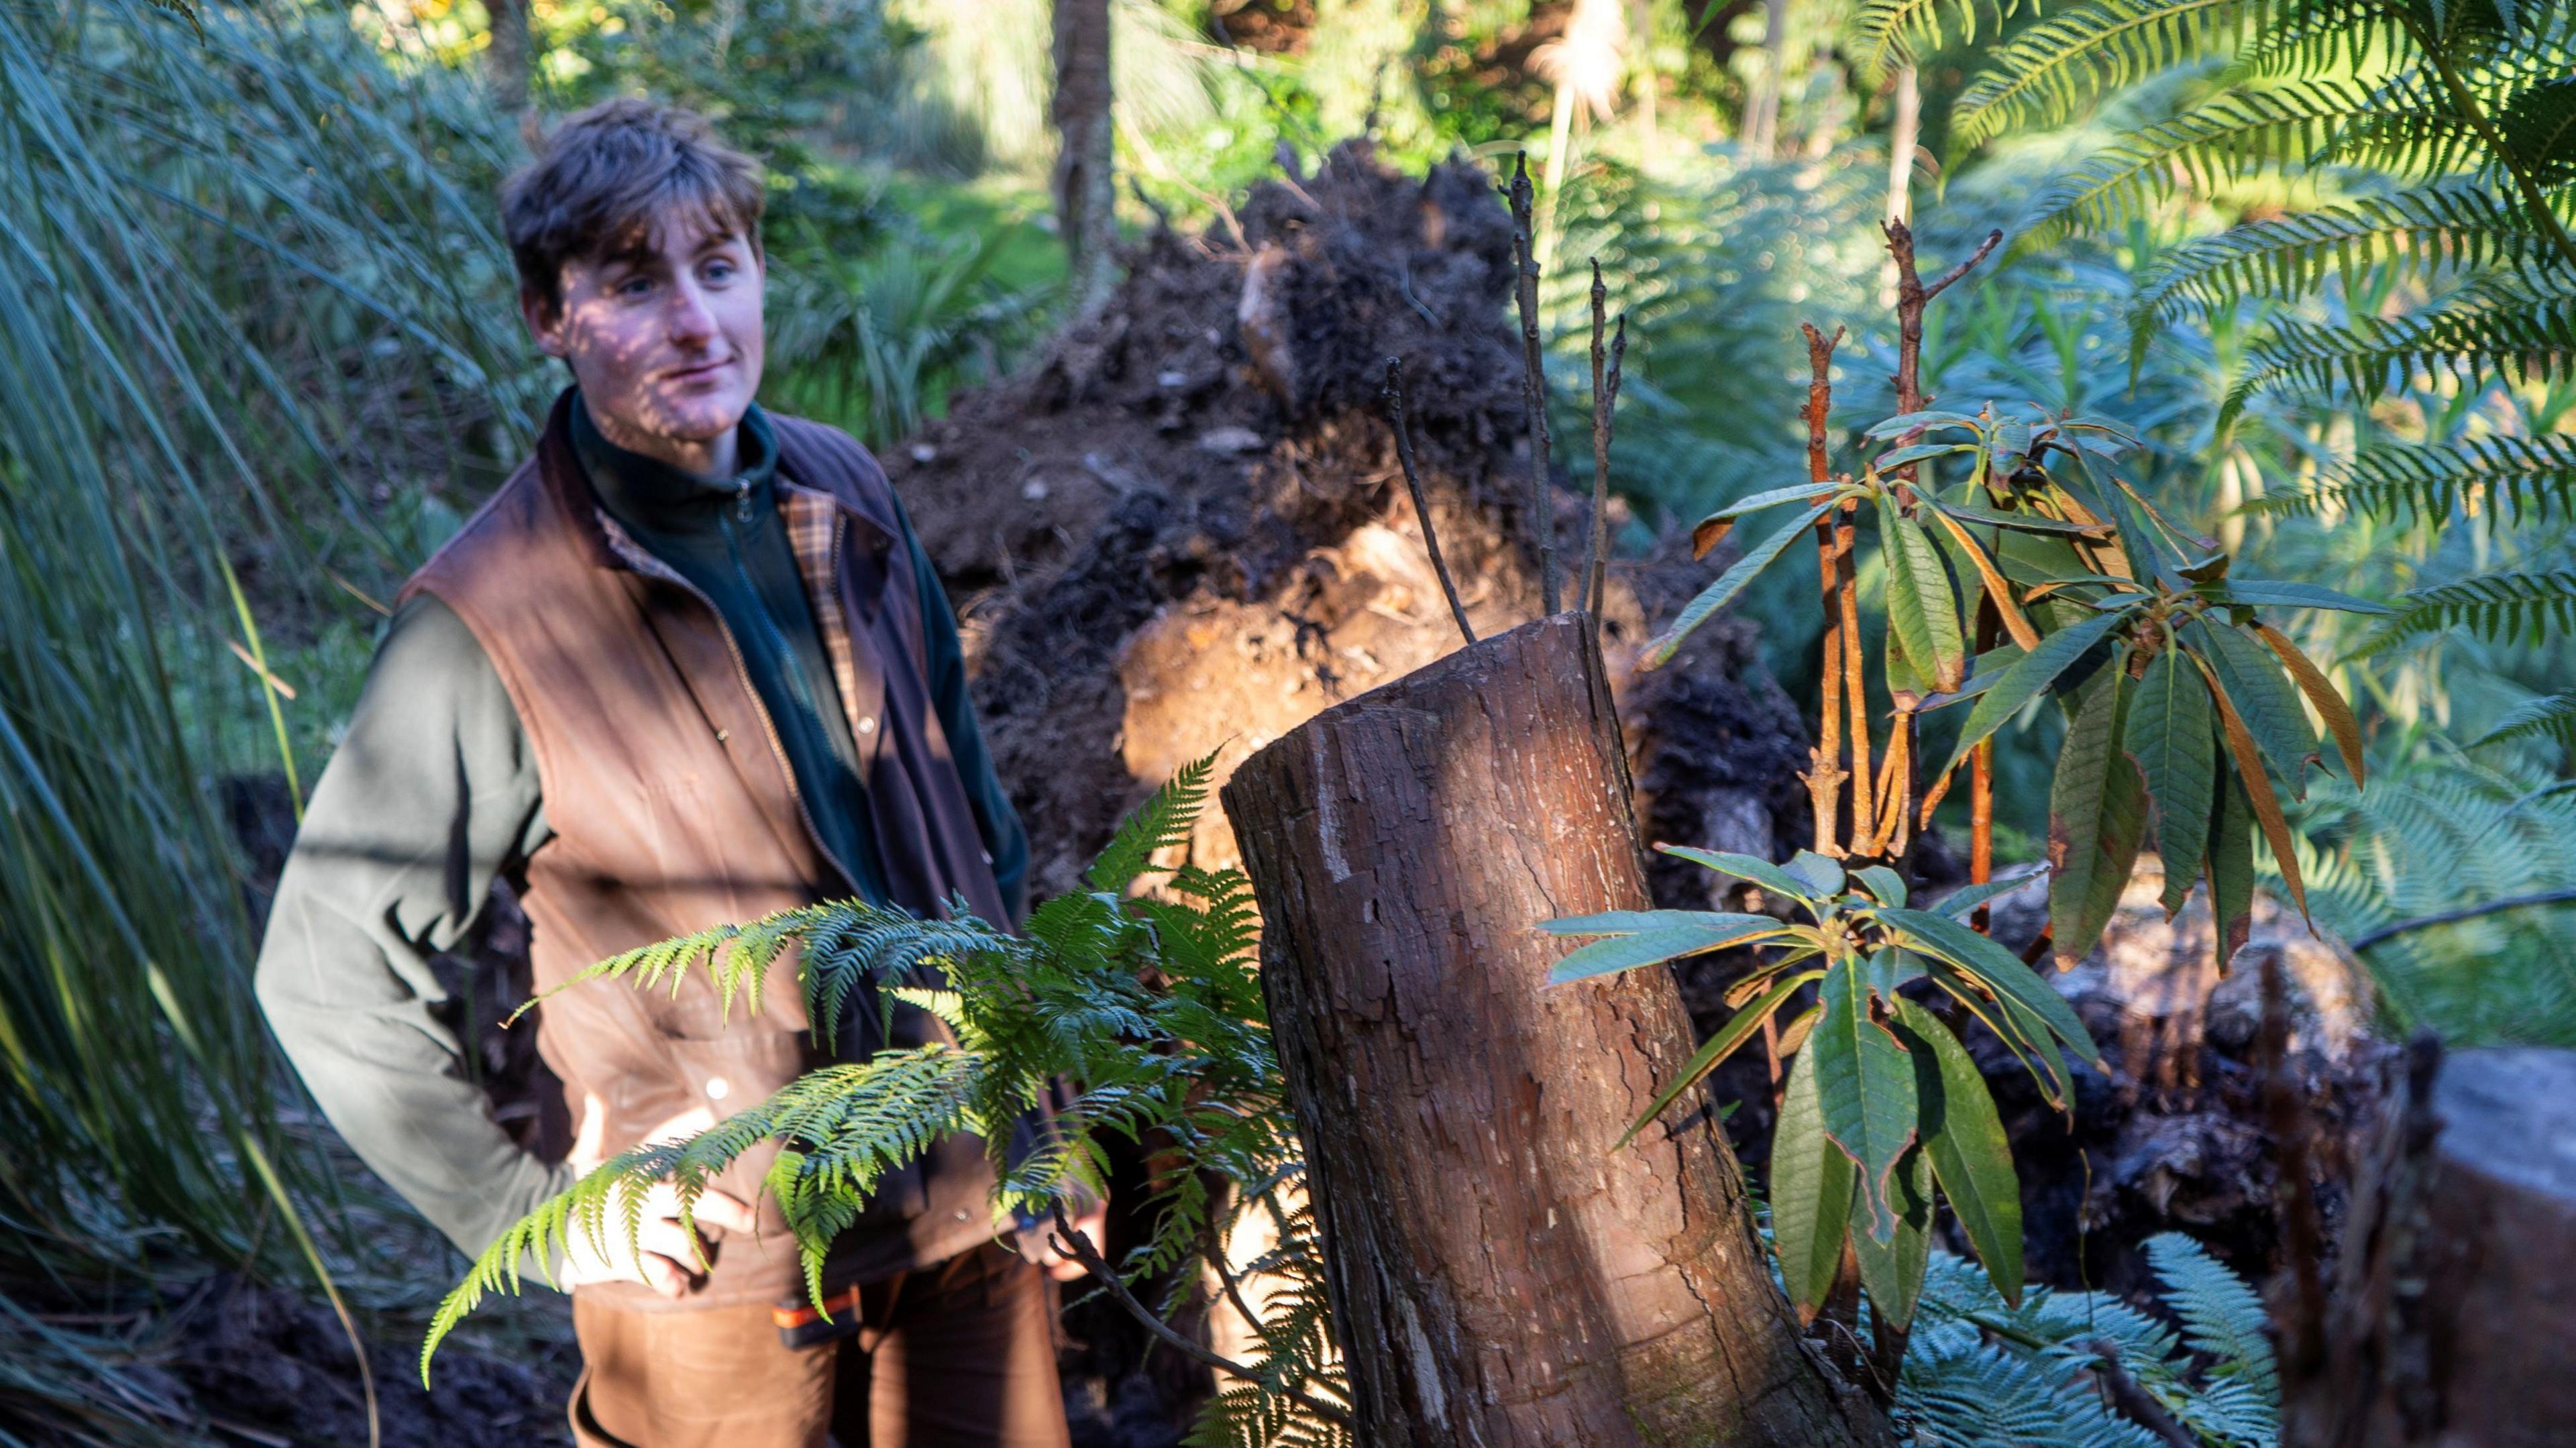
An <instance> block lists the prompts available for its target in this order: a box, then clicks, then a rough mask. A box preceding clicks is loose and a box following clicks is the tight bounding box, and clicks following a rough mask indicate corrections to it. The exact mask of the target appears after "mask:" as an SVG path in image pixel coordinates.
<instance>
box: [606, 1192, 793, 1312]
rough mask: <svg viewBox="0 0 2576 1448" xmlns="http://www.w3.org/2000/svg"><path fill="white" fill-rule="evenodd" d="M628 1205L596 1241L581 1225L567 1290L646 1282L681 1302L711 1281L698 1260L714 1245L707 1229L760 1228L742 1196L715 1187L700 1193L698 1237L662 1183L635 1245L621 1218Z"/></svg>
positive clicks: (617, 1207) (615, 1206) (648, 1203)
mask: <svg viewBox="0 0 2576 1448" xmlns="http://www.w3.org/2000/svg"><path fill="white" fill-rule="evenodd" d="M624 1205H625V1204H624V1203H623V1201H619V1202H614V1203H612V1204H611V1205H610V1209H609V1212H608V1220H607V1221H606V1222H604V1223H602V1224H601V1227H600V1231H599V1240H598V1241H596V1242H594V1241H593V1240H592V1239H591V1234H590V1233H588V1232H586V1231H583V1230H582V1229H581V1228H580V1227H579V1226H575V1227H574V1228H573V1230H572V1232H571V1234H570V1235H571V1238H572V1240H571V1243H570V1250H569V1253H568V1255H569V1257H570V1259H571V1260H570V1263H569V1265H568V1267H567V1270H566V1271H565V1274H564V1277H565V1281H564V1286H565V1287H567V1288H572V1287H582V1286H587V1285H589V1284H591V1283H594V1282H641V1283H643V1284H644V1285H645V1286H647V1287H650V1288H652V1289H653V1290H654V1291H656V1292H659V1293H661V1294H662V1295H663V1296H664V1297H669V1298H674V1299H676V1298H678V1297H680V1296H681V1295H682V1294H684V1293H686V1292H687V1291H689V1289H691V1288H693V1287H696V1286H697V1285H698V1284H699V1283H701V1282H703V1281H705V1280H706V1274H705V1273H704V1272H702V1271H700V1270H699V1268H698V1258H699V1256H700V1254H701V1252H703V1250H704V1249H705V1248H706V1247H707V1246H708V1245H710V1242H711V1239H710V1238H709V1237H708V1235H707V1232H706V1229H707V1228H709V1227H714V1228H718V1229H720V1230H722V1231H727V1232H742V1233H746V1234H748V1233H750V1232H753V1231H755V1230H757V1228H758V1225H759V1224H758V1222H757V1221H756V1220H755V1219H754V1218H753V1216H752V1212H751V1208H750V1207H748V1206H746V1205H744V1204H743V1201H742V1199H741V1198H740V1197H737V1196H733V1195H731V1194H730V1193H727V1192H720V1191H716V1190H714V1189H713V1188H709V1189H708V1190H706V1191H703V1192H700V1193H699V1194H698V1206H697V1214H696V1215H697V1226H698V1229H699V1230H698V1231H696V1232H694V1233H692V1232H690V1231H688V1230H686V1229H684V1228H683V1227H681V1225H680V1194H679V1192H678V1190H677V1189H675V1188H674V1187H673V1186H672V1185H671V1184H670V1183H669V1182H667V1181H661V1182H655V1183H653V1185H652V1186H650V1187H648V1188H646V1189H645V1192H644V1225H643V1228H642V1230H641V1231H639V1232H637V1233H636V1235H635V1239H634V1241H633V1242H632V1243H629V1242H628V1240H627V1237H626V1232H625V1229H624V1224H623V1221H622V1217H621V1211H622V1209H623V1207H624ZM602 1248H605V1249H606V1251H605V1253H603V1252H602V1251H601V1249H602Z"/></svg>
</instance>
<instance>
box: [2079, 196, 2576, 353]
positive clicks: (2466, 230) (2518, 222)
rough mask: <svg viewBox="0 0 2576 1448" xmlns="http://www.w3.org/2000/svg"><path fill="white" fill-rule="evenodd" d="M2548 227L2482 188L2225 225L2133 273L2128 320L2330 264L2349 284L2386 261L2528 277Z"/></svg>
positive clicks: (2429, 271) (2304, 275)
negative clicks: (2498, 269)
mask: <svg viewBox="0 0 2576 1448" xmlns="http://www.w3.org/2000/svg"><path fill="white" fill-rule="evenodd" d="M2560 260H2561V259H2560V257H2559V256H2558V253H2557V250H2556V248H2555V246H2554V245H2553V244H2552V242H2551V241H2550V238H2549V236H2548V234H2547V233H2546V232H2544V231H2542V230H2541V229H2540V228H2539V227H2537V226H2534V225H2533V224H2531V222H2530V220H2529V218H2528V216H2527V215H2526V214H2525V213H2524V211H2523V210H2522V209H2521V208H2520V207H2518V206H2515V205H2513V204H2512V203H2510V202H2509V201H2507V200H2505V199H2504V198H2503V197H2501V196H2498V195H2496V194H2494V193H2492V192H2489V191H2483V190H2476V189H2469V188H2445V189H2440V190H2425V191H2412V192H2406V193H2403V194H2400V195H2396V196H2386V197H2379V198H2376V199H2373V200H2368V201H2358V202H2354V203H2351V204H2349V205H2345V206H2332V207H2327V208H2325V209H2323V210H2319V211H2309V212H2302V213H2299V214H2295V215H2290V216H2282V217H2276V218H2273V219H2271V220H2267V221H2258V222H2252V223H2248V224H2246V225H2243V226H2238V227H2233V228H2231V229H2229V230H2227V231H2224V232H2221V233H2219V234H2218V235H2216V236H2212V237H2205V238H2202V239H2201V240H2198V241H2193V242H2189V243H2186V244H2184V245H2182V246H2179V247H2176V248H2175V249H2174V250H2173V251H2171V252H2169V253H2167V254H2166V255H2165V256H2164V257H2163V258H2162V259H2161V260H2160V261H2159V262H2158V263H2157V264H2156V265H2155V266H2154V267H2153V268H2152V269H2150V270H2149V271H2148V272H2147V273H2146V274H2145V275H2143V276H2141V277H2140V278H2139V279H2138V290H2137V295H2136V298H2135V300H2134V301H2133V302H2132V304H2131V310H2130V324H2131V325H2132V326H2133V327H2136V328H2138V329H2140V330H2144V329H2146V328H2148V327H2150V326H2151V325H2153V324H2154V323H2156V322H2158V321H2162V320H2164V319H2166V318H2169V317H2171V316H2173V315H2174V314H2175V313H2177V312H2180V311H2182V310H2184V309H2185V308H2186V307H2189V306H2201V307H2225V306H2232V305H2234V304H2235V303H2236V302H2238V301H2240V300H2242V299H2243V298H2244V297H2246V296H2248V295H2251V294H2255V293H2258V292H2259V293H2262V294H2264V295H2267V296H2272V297H2291V296H2297V295H2300V294H2301V293H2305V292H2309V291H2313V290H2315V289H2316V288H2317V287H2318V286H2320V285H2322V284H2323V282H2324V281H2325V278H2326V275H2327V273H2328V272H2329V271H2330V270H2331V271H2332V272H2334V273H2335V274H2337V275H2339V276H2341V277H2342V278H2343V280H2344V283H2345V286H2346V287H2347V288H2349V287H2350V286H2351V284H2352V280H2353V278H2354V277H2355V276H2356V275H2357V274H2358V273H2360V272H2361V271H2362V270H2364V269H2366V268H2371V267H2377V266H2381V265H2383V264H2390V263H2393V264H2395V265H2397V266H2400V267H2402V268H2404V269H2405V270H2406V271H2408V272H2410V273H2412V274H2415V275H2419V276H2427V275H2438V274H2441V273H2456V272H2465V271H2470V270H2474V269H2478V268H2483V267H2488V266H2494V265H2503V266H2507V267H2512V268H2515V269H2518V270H2522V271H2524V272H2525V273H2526V274H2527V275H2531V276H2533V277H2535V278H2537V277H2538V276H2539V275H2541V274H2542V270H2544V269H2546V268H2549V267H2553V266H2555V265H2557V264H2558V263H2559V261H2560Z"/></svg>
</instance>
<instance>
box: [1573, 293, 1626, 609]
mask: <svg viewBox="0 0 2576 1448" xmlns="http://www.w3.org/2000/svg"><path fill="white" fill-rule="evenodd" d="M1609 310H1610V291H1609V289H1608V288H1607V287H1604V286H1603V285H1601V258H1599V257H1597V256H1596V257H1594V258H1592V547H1591V551H1590V554H1589V555H1588V556H1587V558H1586V559H1585V561H1584V565H1583V598H1584V607H1585V608H1587V609H1588V610H1590V612H1591V614H1592V637H1593V639H1594V640H1595V641H1596V642H1597V641H1598V640H1599V639H1600V637H1601V595H1602V591H1603V589H1604V587H1605V586H1606V584H1607V579H1608V575H1609V571H1610V413H1611V409H1613V408H1615V407H1617V406H1618V405H1619V364H1618V361H1617V355H1616V354H1615V353H1612V352H1609V351H1606V350H1605V349H1604V348H1603V346H1602V334H1603V333H1604V332H1606V331H1608V330H1609ZM1627 345H1628V317H1627V314H1626V313H1624V312H1622V313H1621V314H1620V316H1619V351H1621V352H1624V351H1626V350H1627Z"/></svg>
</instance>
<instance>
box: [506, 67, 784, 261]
mask: <svg viewBox="0 0 2576 1448" xmlns="http://www.w3.org/2000/svg"><path fill="white" fill-rule="evenodd" d="M765 199H766V198H765V194H764V191H763V188H762V184H761V175H760V163H759V162H757V161H754V160H753V159H751V158H750V157H749V156H746V155H744V154H743V153H741V152H740V151H737V150H734V149H733V148H732V147H730V146H727V145H726V144H725V143H724V142H723V141H722V140H719V139H718V138H717V136H716V133H715V128H714V127H712V126H710V125H708V124H707V121H706V118H705V117H703V116H700V115H699V114H697V113H696V112H695V111H689V110H683V109H681V108H680V107H678V106H666V105H662V104H659V103H658V102H654V101H647V100H636V99H632V98H621V99H618V100H613V101H602V102H600V103H599V104H598V105H595V106H592V107H591V108H590V109H588V110H586V111H583V112H581V113H579V114H578V115H575V116H572V117H570V118H569V119H567V120H565V121H564V123H563V124H562V125H560V126H558V127H556V128H555V132H554V134H553V135H551V136H549V137H547V138H546V141H545V145H544V147H543V149H541V150H540V151H539V153H538V155H537V158H536V160H534V161H533V162H530V163H529V164H528V166H527V167H526V168H525V169H524V170H521V171H520V172H519V173H518V174H517V175H514V176H512V177H511V178H510V179H509V180H508V181H507V182H505V183H503V185H502V187H501V226H502V230H503V231H504V232H505V233H506V234H507V235H508V236H509V239H510V256H511V259H512V260H513V261H515V262H517V263H518V268H519V288H520V290H521V291H522V292H525V293H532V294H534V295H535V296H537V297H538V298H540V299H542V300H543V301H544V302H545V304H546V306H547V307H549V308H552V307H557V306H560V305H562V303H563V268H564V263H566V262H569V261H606V260H609V259H611V258H614V257H616V256H620V255H623V254H625V253H627V252H629V251H631V250H635V249H639V248H641V247H643V246H644V245H646V244H647V243H648V242H649V241H650V239H651V237H652V234H653V229H654V227H655V225H656V224H657V223H658V222H659V221H660V220H661V219H662V218H663V217H664V216H666V215H668V214H670V213H671V212H672V211H673V210H675V209H677V208H682V207H690V206H694V207H698V208H700V210H701V211H702V212H703V213H704V215H705V216H706V218H707V220H708V221H709V222H710V223H712V224H714V225H717V226H720V227H724V228H727V229H730V230H732V231H734V232H737V233H739V234H740V235H741V236H742V237H743V238H744V239H746V240H748V241H749V242H750V243H751V245H752V247H753V248H754V249H755V250H757V249H758V248H759V246H760V212H761V206H762V203H763V202H764V200H765Z"/></svg>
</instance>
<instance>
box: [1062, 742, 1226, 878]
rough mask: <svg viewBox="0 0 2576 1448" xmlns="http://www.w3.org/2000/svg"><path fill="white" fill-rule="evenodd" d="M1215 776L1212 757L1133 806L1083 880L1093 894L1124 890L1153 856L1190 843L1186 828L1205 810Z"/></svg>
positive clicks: (1150, 861)
mask: <svg viewBox="0 0 2576 1448" xmlns="http://www.w3.org/2000/svg"><path fill="white" fill-rule="evenodd" d="M1215 775H1216V755H1215V754H1213V753H1211V754H1208V755H1206V756H1204V757H1202V758H1199V759H1197V760H1194V761H1192V762H1191V763H1190V764H1188V765H1187V766H1185V767H1184V768H1183V769H1182V770H1181V772H1180V773H1178V774H1175V775H1173V776H1172V777H1171V778H1170V779H1168V780H1166V781H1164V783H1163V787H1162V788H1160V789H1157V790H1155V791H1154V793H1153V795H1152V797H1150V798H1148V799H1147V800H1146V801H1145V802H1144V804H1142V805H1140V806H1138V807H1137V810H1136V812H1135V813H1134V814H1132V815H1129V816H1128V817H1127V820H1126V822H1125V823H1123V824H1121V825H1120V826H1119V827H1118V833H1117V834H1116V835H1115V836H1114V837H1113V838H1111V840H1110V841H1109V847H1108V848H1107V849H1104V850H1102V851H1101V852H1100V856H1099V858H1098V859H1095V860H1093V861H1092V862H1091V868H1090V869H1089V870H1088V871H1086V872H1085V873H1084V875H1083V879H1084V880H1085V881H1086V882H1088V883H1089V884H1090V886H1091V888H1092V889H1094V890H1104V891H1113V892H1117V891H1124V890H1125V889H1126V888H1127V887H1128V886H1130V885H1132V884H1134V883H1135V882H1136V877H1137V876H1139V875H1142V874H1144V873H1145V871H1146V869H1147V868H1148V867H1149V866H1150V865H1151V864H1152V862H1153V858H1154V852H1155V851H1157V850H1160V849H1164V848H1166V847H1168V846H1172V845H1182V844H1187V843H1189V838H1190V827H1191V826H1192V825H1193V824H1194V823H1195V822H1196V821H1197V819H1198V815H1199V810H1200V809H1201V808H1202V807H1203V806H1205V805H1206V803H1207V796H1208V781H1209V780H1210V779H1212V778H1214V777H1215Z"/></svg>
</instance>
